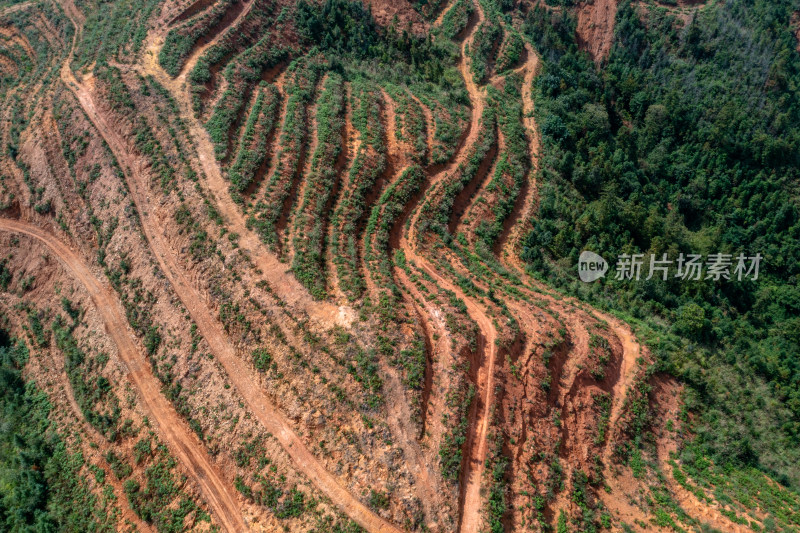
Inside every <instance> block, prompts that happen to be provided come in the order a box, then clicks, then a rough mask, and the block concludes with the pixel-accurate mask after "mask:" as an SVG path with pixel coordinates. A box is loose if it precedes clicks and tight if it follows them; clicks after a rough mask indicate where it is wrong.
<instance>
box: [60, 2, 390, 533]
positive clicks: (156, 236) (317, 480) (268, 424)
mask: <svg viewBox="0 0 800 533" xmlns="http://www.w3.org/2000/svg"><path fill="white" fill-rule="evenodd" d="M67 1H69V0H67ZM61 76H62V80H63V81H64V83H65V84H66V85H67V87H68V88H69V89H70V90H71V91H72V92H73V93H74V94H75V96H76V98H77V99H78V101H79V102H80V104H81V107H82V108H83V110H84V112H85V113H86V115H87V117H89V120H90V121H91V122H92V124H93V125H94V126H95V128H97V130H98V132H99V133H100V135H101V136H102V137H103V139H104V140H105V141H106V143H107V144H108V146H109V148H110V149H111V152H112V154H113V155H114V157H116V158H117V160H118V162H119V164H120V167H121V168H122V170H123V174H124V175H125V180H126V182H127V183H128V187H129V189H130V190H131V196H132V198H133V202H134V204H135V206H136V210H137V211H138V213H139V217H140V220H141V224H142V230H143V232H144V234H145V238H146V239H147V242H148V244H149V245H150V249H151V251H152V253H153V256H154V257H155V259H156V261H157V262H158V264H159V267H160V268H161V271H162V272H163V273H164V276H165V277H166V278H167V280H168V281H169V282H170V284H171V285H172V287H173V289H174V290H175V293H176V295H177V296H178V297H179V298H180V300H181V301H182V302H183V304H184V306H185V307H186V309H188V310H189V313H190V315H191V316H192V319H193V320H194V321H195V323H196V324H197V328H198V330H199V332H200V334H201V335H202V336H203V337H204V338H205V339H206V342H208V344H209V347H210V348H211V351H212V352H214V354H215V355H216V357H217V360H218V361H219V362H220V364H221V365H222V367H223V369H224V370H225V372H226V374H227V377H228V379H229V380H230V381H231V383H232V384H233V386H234V387H236V390H237V391H238V392H239V394H240V395H241V396H242V398H243V399H244V401H245V403H246V404H247V407H248V409H249V410H250V411H251V412H252V413H253V415H254V416H255V417H256V419H257V420H258V421H259V422H260V423H261V424H262V426H263V427H264V428H265V429H266V430H267V431H269V432H270V433H272V434H273V436H275V438H276V439H278V442H279V443H280V444H281V446H282V447H283V449H284V450H285V451H286V453H287V454H288V455H289V456H290V457H291V458H292V461H293V462H294V463H295V465H296V466H297V468H298V470H300V471H301V472H303V473H304V474H305V475H306V476H307V477H308V479H309V480H311V481H312V482H313V483H314V484H315V485H316V486H317V488H319V489H320V491H321V492H323V493H324V494H325V495H326V496H328V497H329V498H330V499H331V500H332V501H333V502H334V503H335V504H336V505H337V506H338V507H339V508H340V509H341V510H342V511H343V512H344V513H345V514H346V515H348V516H349V517H350V518H352V519H353V520H354V521H355V522H357V523H358V524H359V525H361V526H362V527H363V528H364V529H366V530H367V531H370V532H380V533H383V532H387V533H388V532H399V531H400V530H399V529H397V528H396V527H395V526H393V525H392V524H390V523H389V522H387V521H386V520H384V519H383V518H381V517H379V516H378V515H376V514H375V513H373V512H372V511H371V510H370V509H369V508H367V507H366V506H365V505H364V504H363V503H361V502H360V501H359V500H358V499H356V498H355V497H353V495H351V494H350V493H349V492H348V491H347V490H346V489H345V488H344V487H343V486H342V485H341V484H340V483H339V481H338V480H337V479H336V478H335V477H334V476H333V475H332V474H331V473H330V472H328V471H327V470H326V469H325V467H324V466H323V465H322V464H321V463H320V462H319V461H318V460H317V458H316V457H314V455H312V454H311V452H310V451H309V450H308V448H306V446H305V444H304V443H303V441H302V440H301V439H300V437H298V435H297V434H296V433H295V432H294V430H293V429H292V427H291V425H290V423H289V422H288V420H287V419H286V417H285V416H284V415H283V414H282V413H281V412H280V411H279V410H278V409H276V408H275V406H274V405H273V403H272V402H271V401H270V400H269V398H268V397H267V396H266V395H265V394H264V392H263V391H262V390H261V389H260V388H259V386H258V385H257V384H256V383H255V382H254V380H252V379H250V371H249V369H248V368H247V366H246V365H245V363H244V362H243V361H242V359H240V358H239V356H238V354H237V352H236V348H235V347H234V346H233V345H232V344H231V342H230V341H229V340H228V338H227V336H226V334H225V332H224V330H223V328H222V326H221V325H220V323H219V322H218V321H217V320H216V319H215V318H214V317H213V316H212V314H211V312H210V310H209V308H208V303H207V298H206V297H204V296H203V295H201V294H200V292H199V291H198V290H197V289H196V288H195V287H194V286H193V285H192V283H191V282H190V281H189V280H188V279H187V278H186V275H185V273H184V272H183V269H182V268H181V266H180V265H179V264H178V260H177V257H176V255H175V254H174V252H172V251H171V249H170V246H169V243H168V242H167V239H166V236H165V235H164V234H162V233H161V232H159V231H157V230H156V229H155V228H161V227H163V226H162V224H161V223H160V221H159V220H158V217H157V215H155V213H154V210H153V208H152V206H151V205H150V201H149V197H148V195H147V184H148V183H149V180H148V177H147V172H146V171H145V168H147V164H146V161H144V160H143V159H142V158H140V157H136V156H134V155H132V151H131V150H130V148H129V147H128V146H127V143H126V141H125V139H123V137H122V135H121V134H120V132H119V129H118V128H114V127H112V126H111V125H110V124H109V123H108V121H107V120H106V118H105V116H104V115H103V113H101V112H100V111H98V109H97V107H96V106H95V102H94V99H93V95H92V93H91V92H90V91H89V90H88V89H87V87H86V86H84V85H83V84H81V83H79V82H78V80H77V79H76V78H75V76H74V75H73V73H72V71H71V70H70V68H69V64H68V63H64V66H63V68H62V69H61ZM214 168H216V173H217V176H218V177H219V179H220V180H221V179H222V176H221V174H220V173H219V168H218V167H214ZM225 192H227V188H225ZM224 197H225V198H228V200H230V197H229V196H228V195H227V194H225V195H224ZM231 204H232V201H231ZM275 261H277V260H275ZM292 279H294V278H292ZM304 293H305V291H304ZM305 294H307V293H305ZM334 309H335V307H334ZM232 530H238V529H232Z"/></svg>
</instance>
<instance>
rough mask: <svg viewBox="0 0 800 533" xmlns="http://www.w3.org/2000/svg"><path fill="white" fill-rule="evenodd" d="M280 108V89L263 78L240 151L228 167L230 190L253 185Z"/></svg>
mask: <svg viewBox="0 0 800 533" xmlns="http://www.w3.org/2000/svg"><path fill="white" fill-rule="evenodd" d="M279 111H280V95H279V94H278V90H277V89H276V88H275V86H274V85H266V83H263V82H262V84H261V89H260V90H259V91H258V95H257V96H256V98H255V101H254V102H253V106H252V107H251V108H250V113H249V115H248V116H247V122H246V123H245V126H244V132H243V133H242V140H241V142H240V143H239V151H238V152H237V153H236V158H235V159H234V161H233V164H232V165H231V166H230V169H228V179H229V180H230V182H231V191H232V192H233V193H234V194H235V195H237V196H238V195H240V194H241V193H242V192H244V191H245V190H246V189H247V188H248V187H249V186H250V184H251V183H252V182H253V179H254V178H255V174H256V171H257V170H258V169H259V168H260V167H261V166H262V165H263V164H264V162H265V159H266V157H267V150H268V148H269V147H268V141H269V138H270V136H271V135H272V134H273V132H274V131H275V127H276V126H277V122H278V118H279Z"/></svg>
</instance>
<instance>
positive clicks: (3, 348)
mask: <svg viewBox="0 0 800 533" xmlns="http://www.w3.org/2000/svg"><path fill="white" fill-rule="evenodd" d="M27 360H28V350H27V348H26V347H25V345H24V343H22V342H21V341H17V340H16V339H10V338H9V337H8V334H6V332H5V331H2V330H0V391H2V394H1V395H0V428H2V431H0V487H2V491H0V530H2V531H36V532H50V531H113V526H112V525H111V524H112V521H111V520H109V517H108V515H107V514H106V513H105V511H104V510H103V509H102V508H100V506H99V505H98V502H97V498H96V497H95V496H94V495H93V494H92V493H91V491H90V490H89V488H88V486H87V483H86V480H85V479H84V478H83V477H82V476H81V474H80V469H81V467H82V466H83V457H82V456H81V455H80V454H79V453H77V454H76V453H70V452H69V451H68V450H67V449H66V447H65V444H64V441H63V438H62V436H61V435H60V434H59V433H58V431H57V429H56V428H55V425H54V424H53V423H52V422H51V421H50V419H49V418H48V416H49V414H50V403H49V402H48V400H47V396H46V395H45V394H44V393H43V392H41V391H40V390H39V389H37V387H36V385H35V384H33V383H32V382H26V381H25V379H24V377H23V375H22V368H23V367H24V366H25V363H26V362H27Z"/></svg>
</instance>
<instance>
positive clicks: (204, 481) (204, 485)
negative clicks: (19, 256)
mask: <svg viewBox="0 0 800 533" xmlns="http://www.w3.org/2000/svg"><path fill="white" fill-rule="evenodd" d="M0 231H6V232H11V233H18V234H23V235H26V236H28V237H32V238H34V239H36V240H38V241H40V242H41V243H43V244H44V245H45V246H47V247H48V248H49V249H50V250H51V251H52V252H53V254H54V255H55V256H56V257H58V259H59V260H60V261H61V262H62V263H63V264H64V266H65V267H66V268H67V269H68V270H69V271H71V272H72V273H73V275H74V276H75V278H76V279H77V280H78V281H79V282H80V283H81V284H82V285H83V286H84V287H85V288H86V291H87V292H88V293H89V296H90V297H91V298H92V301H93V302H94V305H95V307H96V308H97V312H98V313H99V314H100V318H101V319H102V320H103V323H104V324H105V327H106V332H107V333H108V334H109V335H110V336H111V339H112V340H113V341H114V344H116V346H117V350H118V351H119V358H120V359H121V360H122V361H123V362H124V363H125V365H126V366H127V368H128V372H129V377H130V380H131V382H132V383H133V384H134V385H135V386H136V388H137V389H138V390H139V396H140V398H141V401H142V405H143V406H144V408H145V409H146V410H147V412H148V413H149V414H150V416H151V417H152V418H153V420H154V421H155V423H156V425H157V426H158V428H159V430H160V436H161V438H162V439H163V440H164V441H165V442H166V443H167V445H168V446H169V447H170V450H171V451H172V453H174V454H175V455H176V456H177V458H178V460H180V462H181V464H183V466H184V467H185V468H186V471H187V472H188V473H189V475H190V476H191V477H192V478H193V479H194V480H195V482H196V483H197V484H198V485H199V487H200V490H201V491H202V493H203V496H204V498H205V499H206V501H207V502H208V505H209V506H210V507H211V510H212V512H213V513H214V516H215V518H216V519H217V522H218V523H219V525H220V526H221V527H222V528H223V529H225V530H226V531H246V530H247V526H246V525H245V523H244V520H243V519H242V513H241V510H240V508H239V504H238V502H237V501H236V499H235V497H234V496H233V495H234V494H235V493H236V491H235V490H234V488H233V487H232V486H230V485H229V484H228V483H227V482H225V481H224V480H223V477H222V476H221V475H220V473H219V472H218V471H217V468H216V467H215V466H214V465H213V464H212V462H211V459H210V458H209V457H208V454H207V453H206V452H205V450H204V448H203V445H202V444H201V443H200V442H199V441H198V440H197V438H196V437H195V435H194V434H193V433H192V432H191V430H190V429H189V427H188V426H187V425H186V423H185V422H184V421H183V419H181V417H180V416H179V415H178V413H176V412H175V410H174V409H173V408H172V406H171V405H170V404H169V402H167V400H166V399H165V398H164V397H163V396H162V395H161V384H160V383H159V382H158V381H157V380H156V378H155V377H154V376H153V374H152V373H151V372H150V363H148V361H147V359H146V358H145V357H144V355H142V353H141V351H140V350H139V349H138V348H137V347H136V345H135V344H134V342H133V340H132V336H131V334H130V333H129V332H128V322H127V320H126V319H125V315H124V313H123V312H122V309H120V305H119V302H118V301H117V299H116V297H115V295H114V294H113V293H112V291H111V289H110V288H107V287H106V286H105V284H103V283H101V282H100V281H99V280H98V279H97V278H96V277H95V276H94V275H93V274H92V272H91V270H89V267H88V266H87V265H86V263H84V262H83V260H82V259H81V258H80V257H79V256H78V255H77V254H75V253H74V252H73V251H72V250H70V249H69V248H68V247H67V246H65V245H64V244H63V243H62V242H61V241H59V240H58V239H57V238H55V237H54V236H53V235H50V234H49V233H47V232H45V231H43V230H42V229H40V228H38V227H36V226H33V225H31V224H27V223H25V222H19V221H16V220H9V219H3V218H0Z"/></svg>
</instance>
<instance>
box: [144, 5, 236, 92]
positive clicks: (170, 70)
mask: <svg viewBox="0 0 800 533" xmlns="http://www.w3.org/2000/svg"><path fill="white" fill-rule="evenodd" d="M236 1H237V0H220V1H219V2H215V3H213V4H212V5H211V7H209V8H208V9H206V10H205V11H201V12H200V13H198V14H197V15H195V16H193V17H191V18H190V19H189V20H187V21H185V22H183V23H181V24H180V25H179V26H177V27H175V28H172V29H171V30H169V32H168V33H167V37H166V38H165V39H164V45H163V46H162V47H161V51H160V52H159V54H158V63H159V64H160V65H161V67H162V68H163V69H164V70H165V71H166V72H167V74H169V75H170V76H172V77H173V78H174V77H175V76H177V75H178V74H180V72H181V68H182V67H183V64H184V62H185V61H186V59H187V58H188V57H189V54H190V53H191V52H192V49H193V48H194V46H195V44H197V42H198V41H199V40H200V39H202V38H203V37H205V36H206V35H208V34H209V33H211V32H212V31H213V30H214V27H215V26H216V25H217V24H219V23H220V22H221V21H222V19H223V17H225V14H226V13H227V12H228V10H229V9H231V8H232V7H233V5H234V4H235V3H236Z"/></svg>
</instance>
